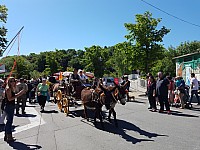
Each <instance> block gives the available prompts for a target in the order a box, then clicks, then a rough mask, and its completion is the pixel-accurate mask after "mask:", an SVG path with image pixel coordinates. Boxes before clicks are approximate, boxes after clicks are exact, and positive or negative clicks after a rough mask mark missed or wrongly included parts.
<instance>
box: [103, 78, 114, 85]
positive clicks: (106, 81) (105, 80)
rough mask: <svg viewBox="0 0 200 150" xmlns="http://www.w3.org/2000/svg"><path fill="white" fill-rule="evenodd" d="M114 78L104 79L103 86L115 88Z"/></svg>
mask: <svg viewBox="0 0 200 150" xmlns="http://www.w3.org/2000/svg"><path fill="white" fill-rule="evenodd" d="M113 82H114V78H113V77H104V78H103V85H105V86H114V83H113Z"/></svg>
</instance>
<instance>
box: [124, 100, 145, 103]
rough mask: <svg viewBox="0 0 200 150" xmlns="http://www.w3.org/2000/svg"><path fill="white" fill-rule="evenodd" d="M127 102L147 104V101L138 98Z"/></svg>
mask: <svg viewBox="0 0 200 150" xmlns="http://www.w3.org/2000/svg"><path fill="white" fill-rule="evenodd" d="M127 103H141V104H146V102H142V101H138V100H130V101H127Z"/></svg>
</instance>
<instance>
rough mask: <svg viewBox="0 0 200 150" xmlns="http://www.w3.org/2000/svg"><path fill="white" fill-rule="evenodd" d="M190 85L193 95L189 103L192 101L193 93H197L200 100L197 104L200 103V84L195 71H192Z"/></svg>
mask: <svg viewBox="0 0 200 150" xmlns="http://www.w3.org/2000/svg"><path fill="white" fill-rule="evenodd" d="M190 85H191V97H190V102H189V104H191V103H192V99H193V95H194V94H195V96H196V98H197V101H198V104H197V105H200V100H199V96H198V89H199V84H198V80H197V79H196V78H195V74H194V73H191V80H190Z"/></svg>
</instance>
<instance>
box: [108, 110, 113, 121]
mask: <svg viewBox="0 0 200 150" xmlns="http://www.w3.org/2000/svg"><path fill="white" fill-rule="evenodd" d="M111 114H112V109H110V110H109V112H108V121H109V122H111V118H110V117H111Z"/></svg>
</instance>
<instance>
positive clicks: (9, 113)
mask: <svg viewBox="0 0 200 150" xmlns="http://www.w3.org/2000/svg"><path fill="white" fill-rule="evenodd" d="M15 88H16V80H15V78H13V77H10V78H9V79H8V84H7V87H6V89H5V113H6V118H7V121H6V124H5V136H4V141H7V142H12V141H15V139H14V138H13V136H12V123H13V117H14V110H15V98H18V97H20V96H22V95H23V94H26V91H25V90H24V89H22V90H20V91H19V92H18V93H17V94H15Z"/></svg>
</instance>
